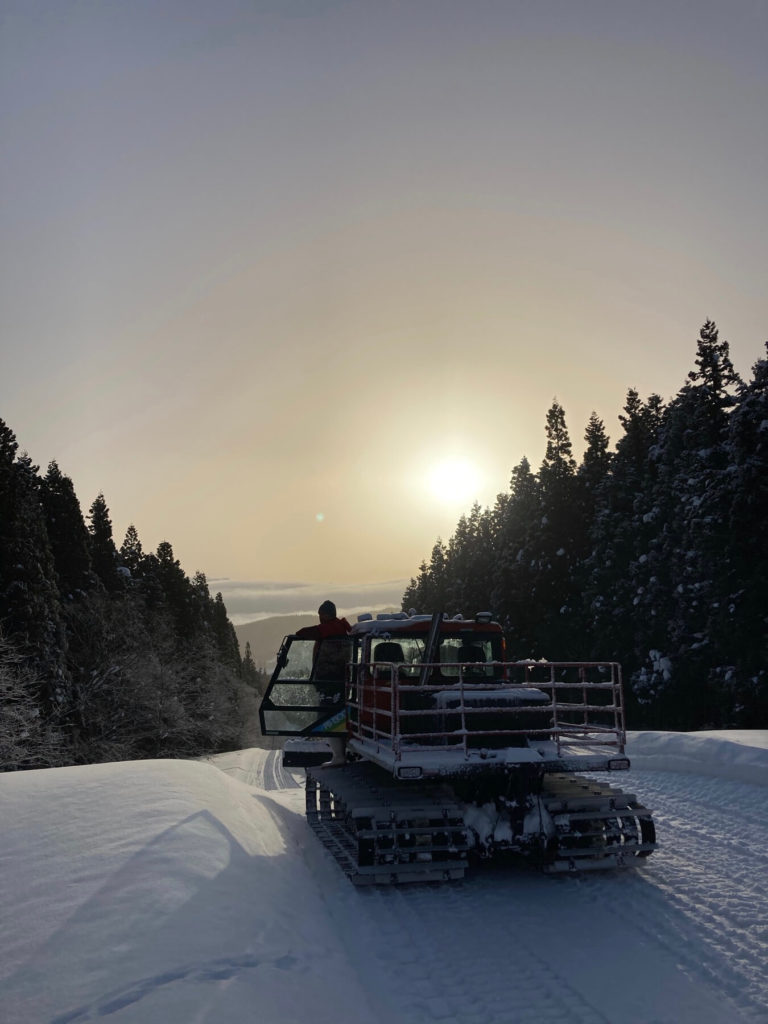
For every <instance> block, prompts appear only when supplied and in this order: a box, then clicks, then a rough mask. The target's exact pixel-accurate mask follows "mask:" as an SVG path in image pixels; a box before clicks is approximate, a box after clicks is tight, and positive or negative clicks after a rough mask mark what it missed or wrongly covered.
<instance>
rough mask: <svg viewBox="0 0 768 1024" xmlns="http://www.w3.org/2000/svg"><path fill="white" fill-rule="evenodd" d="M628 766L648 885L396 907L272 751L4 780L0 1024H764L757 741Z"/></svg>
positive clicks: (398, 897) (415, 895)
mask: <svg viewBox="0 0 768 1024" xmlns="http://www.w3.org/2000/svg"><path fill="white" fill-rule="evenodd" d="M630 753H631V755H632V756H633V758H634V764H635V765H637V766H639V767H633V770H632V772H630V773H629V775H628V776H624V777H623V779H622V784H623V785H624V786H625V788H631V789H632V790H633V791H635V792H636V793H637V794H638V796H639V797H640V798H641V799H642V801H643V802H644V803H645V804H646V805H647V806H649V807H650V808H652V809H653V810H654V814H655V818H656V821H657V826H658V834H659V842H660V849H659V850H658V851H657V852H656V853H655V854H654V855H653V856H652V857H651V858H649V860H648V861H647V862H646V863H645V864H644V866H643V867H642V868H640V869H639V870H637V871H626V872H613V873H610V872H609V873H605V874H600V873H588V874H586V875H584V876H581V877H562V876H543V875H539V874H537V873H535V872H533V871H530V870H525V869H520V868H517V869H512V868H502V867H498V866H489V867H487V868H478V869H474V870H472V871H470V872H469V873H468V874H467V876H466V878H465V879H464V880H463V881H461V882H455V883H450V884H446V885H423V884H422V885H412V886H404V887H399V888H385V887H382V888H376V887H372V888H363V889H356V888H355V887H354V886H352V885H351V884H350V883H349V882H348V881H347V879H346V878H345V877H344V875H343V874H342V873H341V871H340V870H339V868H338V867H337V865H336V863H335V861H334V860H333V859H332V858H331V857H330V855H329V854H328V853H327V852H326V851H325V850H324V849H323V848H322V847H321V846H320V844H319V842H318V841H317V839H316V837H315V836H314V834H313V833H311V831H310V830H309V829H308V827H307V824H306V822H305V820H304V817H303V789H302V782H303V773H301V772H291V771H286V770H285V769H283V767H282V764H281V756H280V753H279V752H278V751H268V750H255V749H254V750H246V751H236V752H232V753H229V754H223V755H220V756H218V757H216V758H212V759H210V760H209V762H208V763H200V762H190V761H150V762H126V763H121V764H111V765H93V766H86V767H79V768H64V769H52V770H48V771H38V772H21V773H13V774H10V775H4V776H0V821H1V822H2V830H1V831H0V916H1V917H2V920H3V922H4V923H5V927H4V928H3V929H0V1020H2V1022H3V1024H80V1022H85V1021H97V1020H100V1019H101V1018H106V1019H107V1020H108V1021H110V1022H112V1021H114V1022H115V1024H192V1022H194V1024H242V1022H244V1021H252V1020H258V1021H259V1022H260V1024H299V1022H301V1024H306V1022H310V1021H311V1022H312V1024H347V1022H349V1024H432V1022H442V1024H523V1022H531V1024H534V1022H535V1024H571V1022H573V1024H596V1022H600V1024H688V1022H690V1024H731V1022H746V1024H765V1022H768V976H767V975H768V969H767V967H766V965H768V891H767V887H766V885H765V878H766V877H768V737H766V734H764V733H763V734H744V735H742V736H740V737H739V738H737V737H735V736H734V737H732V738H731V739H728V738H727V737H726V736H724V735H720V736H711V737H710V738H706V737H704V736H698V737H691V736H683V735H681V734H658V733H656V734H644V735H641V736H640V737H639V739H637V740H636V741H635V750H634V751H633V750H632V748H630ZM636 754H637V756H636ZM656 769H662V770H656ZM745 780H746V781H745ZM613 781H614V782H616V781H617V780H615V779H614V780H613ZM9 922H10V923H11V924H9Z"/></svg>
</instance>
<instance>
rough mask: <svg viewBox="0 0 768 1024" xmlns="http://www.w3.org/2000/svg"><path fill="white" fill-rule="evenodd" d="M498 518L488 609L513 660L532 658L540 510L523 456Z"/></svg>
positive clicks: (536, 486) (536, 484) (536, 487)
mask: <svg viewBox="0 0 768 1024" xmlns="http://www.w3.org/2000/svg"><path fill="white" fill-rule="evenodd" d="M499 518H500V522H499V526H498V531H497V541H496V550H497V563H496V569H495V571H494V577H493V579H494V589H493V593H492V597H491V605H492V608H493V610H494V611H496V612H497V614H498V615H499V617H500V618H501V620H502V622H503V623H504V626H505V631H506V633H507V638H508V641H509V643H510V650H512V651H513V652H514V657H515V658H528V657H533V655H534V650H535V645H536V641H535V633H536V624H537V622H538V617H539V611H538V606H537V603H536V602H537V593H536V571H537V569H536V557H535V549H536V544H535V543H534V538H535V537H536V535H537V532H538V530H539V528H540V525H541V518H542V510H541V491H540V487H539V481H538V479H537V478H536V477H535V476H534V474H533V473H532V472H531V466H530V463H529V462H528V459H527V458H525V456H524V457H523V458H522V459H521V460H520V462H519V464H518V465H517V466H515V468H514V469H513V470H512V475H511V479H510V493H509V498H508V500H507V501H505V502H504V503H503V505H502V506H500V516H499Z"/></svg>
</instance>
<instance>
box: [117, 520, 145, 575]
mask: <svg viewBox="0 0 768 1024" xmlns="http://www.w3.org/2000/svg"><path fill="white" fill-rule="evenodd" d="M119 560H120V564H121V565H123V566H124V567H125V568H126V569H127V570H128V571H129V572H130V574H131V576H132V577H133V579H139V578H140V577H141V576H142V575H143V567H144V550H143V548H142V546H141V541H140V540H139V535H138V533H137V531H136V527H135V526H134V525H133V523H131V524H130V525H129V527H128V529H127V530H126V531H125V540H124V541H123V543H122V545H121V547H120V553H119Z"/></svg>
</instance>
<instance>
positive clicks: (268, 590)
mask: <svg viewBox="0 0 768 1024" xmlns="http://www.w3.org/2000/svg"><path fill="white" fill-rule="evenodd" d="M407 585H408V580H407V579H400V580H386V581H384V582H383V583H343V584H338V583H297V582H295V581H285V582H280V581H274V580H231V579H226V580H209V587H210V589H211V591H212V592H213V593H217V592H219V591H220V592H221V596H222V598H223V599H224V604H225V605H226V607H227V614H228V615H229V618H230V620H231V621H232V622H233V623H234V624H235V625H236V626H240V625H242V624H243V623H244V622H255V621H256V620H257V619H266V618H269V617H270V616H272V615H291V614H310V615H314V614H316V612H317V609H318V606H319V605H320V604H321V602H323V601H325V600H326V599H327V598H330V600H331V601H333V602H334V603H335V605H336V607H337V609H338V612H339V614H340V615H353V614H357V613H359V612H362V611H376V610H381V609H382V608H385V607H387V606H390V605H394V606H395V607H396V608H399V607H400V602H401V600H402V597H403V591H404V590H405V588H406V586H407Z"/></svg>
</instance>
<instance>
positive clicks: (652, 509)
mask: <svg viewBox="0 0 768 1024" xmlns="http://www.w3.org/2000/svg"><path fill="white" fill-rule="evenodd" d="M766 355H767V356H768V351H767V353H766ZM619 421H620V424H621V436H620V437H619V438H618V440H617V442H616V444H615V446H614V448H613V449H611V446H610V439H609V437H608V435H607V433H606V430H605V426H604V423H603V421H602V420H601V419H599V418H598V416H597V415H596V414H594V413H593V414H592V416H591V417H590V419H589V422H588V423H587V425H586V431H585V434H584V439H585V442H586V448H585V451H584V455H583V458H582V460H581V463H580V464H577V462H576V460H575V459H574V457H573V449H572V444H571V440H570V436H569V432H568V429H567V426H566V422H565V415H564V412H563V408H562V406H561V405H560V404H559V403H558V402H557V401H555V402H554V403H553V404H552V406H551V408H550V409H549V411H548V413H547V417H546V442H547V443H546V454H545V456H544V459H543V461H542V463H541V465H540V466H539V469H538V472H534V471H533V469H532V468H531V466H530V464H529V462H528V460H527V459H525V458H524V459H522V460H521V462H520V463H519V465H517V466H516V467H515V468H514V470H513V471H512V475H511V481H510V487H509V490H508V491H507V492H506V493H503V494H499V495H498V497H497V499H496V502H495V504H494V505H493V507H490V508H481V507H480V506H479V505H477V504H476V505H475V506H474V507H473V508H472V510H471V511H470V512H469V514H467V515H463V516H462V517H461V518H460V519H459V521H458V523H457V525H456V529H455V532H454V534H453V536H452V537H450V538H449V539H448V541H447V542H444V541H443V540H442V539H438V540H437V542H436V543H435V545H434V547H433V549H432V552H431V555H430V557H429V559H428V560H425V561H424V562H422V564H421V565H420V567H419V571H418V575H417V576H416V577H415V578H414V579H412V580H411V581H410V584H409V586H408V587H407V589H406V591H405V594H404V596H403V604H402V606H403V609H404V610H409V609H411V608H413V609H415V610H417V611H420V612H431V611H433V610H443V611H445V612H447V613H449V614H451V615H454V614H461V615H464V616H465V617H473V616H474V613H476V612H477V611H481V610H489V611H492V612H493V613H494V615H495V617H496V618H497V619H498V620H499V621H500V622H501V623H502V625H503V627H504V631H505V634H506V638H507V657H508V658H511V659H513V660H522V659H529V658H530V659H542V658H544V659H547V660H550V661H575V660H594V661H618V662H620V663H621V664H622V667H623V675H624V681H625V701H626V705H627V720H628V727H629V728H632V729H643V728H647V729H672V730H692V729H707V728H712V729H716V728H766V727H768V358H762V359H760V360H758V362H757V363H756V364H755V366H754V367H753V373H752V378H751V379H750V380H749V381H744V380H742V379H740V377H739V375H738V374H737V373H736V371H735V369H734V367H733V364H732V361H731V358H730V353H729V346H728V342H727V341H723V340H720V338H719V334H718V330H717V327H716V325H715V324H714V323H713V322H712V321H709V320H708V321H707V322H706V323H705V324H704V326H703V327H702V329H701V331H700V333H699V337H698V340H697V343H696V355H695V364H694V368H693V369H692V370H691V371H690V373H689V374H688V377H687V380H686V381H685V382H684V384H683V386H682V387H681V388H680V390H679V392H678V393H677V395H676V396H675V397H674V398H673V399H671V400H670V401H669V402H665V401H663V400H662V399H661V397H660V396H659V395H657V394H652V395H650V396H649V397H648V398H645V399H643V398H641V396H640V395H639V394H638V392H637V391H636V390H633V389H630V390H629V391H628V392H627V397H626V404H625V405H624V408H623V412H622V414H621V415H620V416H619Z"/></svg>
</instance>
